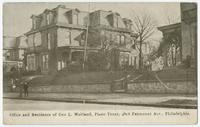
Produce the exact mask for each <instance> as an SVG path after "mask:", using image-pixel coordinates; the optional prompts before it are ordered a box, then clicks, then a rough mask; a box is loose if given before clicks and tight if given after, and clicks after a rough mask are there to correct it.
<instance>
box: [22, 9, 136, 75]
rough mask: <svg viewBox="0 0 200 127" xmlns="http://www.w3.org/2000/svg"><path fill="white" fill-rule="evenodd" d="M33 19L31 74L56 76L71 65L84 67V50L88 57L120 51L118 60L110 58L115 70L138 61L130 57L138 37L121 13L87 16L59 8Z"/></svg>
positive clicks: (29, 52)
mask: <svg viewBox="0 0 200 127" xmlns="http://www.w3.org/2000/svg"><path fill="white" fill-rule="evenodd" d="M31 19H32V29H31V30H30V31H28V32H27V33H26V34H25V35H26V36H27V42H28V48H27V52H26V58H27V68H28V71H35V70H37V69H38V68H40V69H41V71H42V72H43V73H49V72H56V71H58V70H62V69H63V68H66V67H67V66H68V65H69V64H71V63H76V62H79V63H82V62H83V58H84V51H85V50H86V51H87V57H89V56H90V55H89V54H94V53H98V51H99V50H102V49H104V48H105V47H109V48H117V49H118V50H117V51H118V53H117V54H118V55H117V58H116V57H115V59H112V58H111V59H112V60H114V62H111V63H113V64H115V66H116V67H120V66H121V64H122V63H124V62H126V63H129V64H134V63H135V62H134V61H136V56H134V55H131V50H132V49H131V45H132V44H133V43H134V41H133V38H134V37H135V35H134V34H133V32H132V30H131V25H132V22H131V20H129V19H126V18H122V17H121V16H120V14H118V13H115V12H112V11H103V10H98V11H94V12H91V13H88V12H84V11H80V10H78V9H69V8H66V7H65V6H64V5H59V6H57V7H56V8H54V9H52V10H49V9H46V10H45V11H44V12H43V13H41V14H39V15H32V16H31ZM86 41H87V45H86ZM112 56H113V55H112Z"/></svg>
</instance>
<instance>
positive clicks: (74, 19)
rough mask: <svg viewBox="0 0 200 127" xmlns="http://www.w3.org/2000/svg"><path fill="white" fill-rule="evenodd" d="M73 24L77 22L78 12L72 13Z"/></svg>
mask: <svg viewBox="0 0 200 127" xmlns="http://www.w3.org/2000/svg"><path fill="white" fill-rule="evenodd" d="M73 24H78V14H74V15H73Z"/></svg>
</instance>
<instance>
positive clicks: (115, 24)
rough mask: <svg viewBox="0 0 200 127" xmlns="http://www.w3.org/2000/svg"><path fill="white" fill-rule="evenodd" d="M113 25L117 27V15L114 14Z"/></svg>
mask: <svg viewBox="0 0 200 127" xmlns="http://www.w3.org/2000/svg"><path fill="white" fill-rule="evenodd" d="M113 26H114V27H118V16H114V25H113Z"/></svg>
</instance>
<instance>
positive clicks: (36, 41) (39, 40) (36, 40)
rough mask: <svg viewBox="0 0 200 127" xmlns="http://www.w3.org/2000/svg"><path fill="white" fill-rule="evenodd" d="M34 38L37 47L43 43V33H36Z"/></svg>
mask: <svg viewBox="0 0 200 127" xmlns="http://www.w3.org/2000/svg"><path fill="white" fill-rule="evenodd" d="M34 38H35V39H34V41H35V42H34V43H35V46H39V45H41V43H42V42H41V33H40V32H38V33H36V34H35V37H34Z"/></svg>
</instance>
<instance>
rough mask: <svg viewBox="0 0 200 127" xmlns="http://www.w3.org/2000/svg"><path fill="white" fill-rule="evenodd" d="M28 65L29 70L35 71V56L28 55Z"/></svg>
mask: <svg viewBox="0 0 200 127" xmlns="http://www.w3.org/2000/svg"><path fill="white" fill-rule="evenodd" d="M27 65H28V70H30V71H32V70H35V55H34V54H32V55H27Z"/></svg>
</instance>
